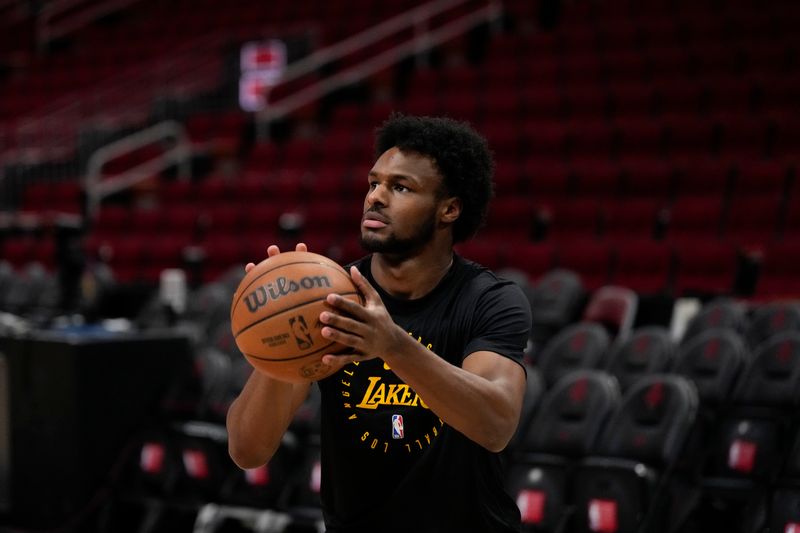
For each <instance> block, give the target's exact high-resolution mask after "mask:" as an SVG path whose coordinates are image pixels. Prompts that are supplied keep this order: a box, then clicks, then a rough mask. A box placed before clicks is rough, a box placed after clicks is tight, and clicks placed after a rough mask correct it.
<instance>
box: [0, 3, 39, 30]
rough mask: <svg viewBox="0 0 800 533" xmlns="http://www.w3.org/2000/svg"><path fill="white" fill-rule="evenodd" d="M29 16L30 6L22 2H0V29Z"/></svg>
mask: <svg viewBox="0 0 800 533" xmlns="http://www.w3.org/2000/svg"><path fill="white" fill-rule="evenodd" d="M29 16H31V6H30V4H29V3H28V2H25V1H24V0H0V27H8V26H12V25H14V24H16V23H18V22H19V21H21V20H24V19H26V18H28V17H29Z"/></svg>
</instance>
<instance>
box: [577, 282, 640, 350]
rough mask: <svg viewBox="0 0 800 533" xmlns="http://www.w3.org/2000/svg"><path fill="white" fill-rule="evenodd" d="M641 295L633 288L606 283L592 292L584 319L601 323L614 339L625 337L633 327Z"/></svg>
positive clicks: (584, 312) (584, 311)
mask: <svg viewBox="0 0 800 533" xmlns="http://www.w3.org/2000/svg"><path fill="white" fill-rule="evenodd" d="M638 305H639V297H638V295H637V294H636V293H635V292H633V291H632V290H631V289H629V288H627V287H620V286H618V285H605V286H603V287H600V288H599V289H597V290H596V291H594V292H593V293H592V295H591V296H590V297H589V302H588V303H587V304H586V308H585V309H584V310H583V320H586V321H588V322H594V323H596V324H601V325H602V326H603V327H604V328H606V330H607V331H608V333H609V335H610V336H611V338H612V339H625V338H626V337H627V336H628V335H629V334H630V332H631V329H632V328H633V322H634V319H635V318H636V311H637V309H638Z"/></svg>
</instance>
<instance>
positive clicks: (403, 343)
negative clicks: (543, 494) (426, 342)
mask: <svg viewBox="0 0 800 533" xmlns="http://www.w3.org/2000/svg"><path fill="white" fill-rule="evenodd" d="M351 275H352V277H353V281H355V283H356V284H357V285H358V287H359V289H361V291H362V293H363V294H364V296H365V299H366V304H365V305H364V306H361V305H359V304H357V303H354V302H348V301H346V300H345V299H343V298H341V297H338V296H337V295H331V296H329V298H328V303H330V304H331V305H333V306H334V307H335V308H336V309H337V310H341V311H342V312H343V314H344V315H350V317H352V318H350V317H348V316H344V315H339V314H338V313H322V316H321V319H322V321H323V322H324V323H325V324H327V325H330V326H332V327H327V328H323V331H322V334H323V335H325V336H326V337H328V338H330V339H331V340H335V341H337V342H340V343H342V344H346V345H348V346H350V347H352V348H353V349H354V350H355V351H357V352H359V353H366V354H371V355H370V356H371V357H374V356H377V357H380V358H381V359H383V360H384V361H385V362H386V363H387V364H388V365H389V366H390V367H391V368H392V370H393V371H394V372H395V373H396V374H397V375H398V377H400V378H401V379H402V380H403V381H405V382H406V383H407V384H408V385H409V386H411V387H412V388H413V389H414V390H415V391H416V392H417V394H419V395H420V396H421V397H422V398H423V399H424V400H425V403H426V404H427V405H428V407H430V408H431V410H432V411H433V412H435V413H436V414H437V415H438V416H439V417H441V419H442V420H443V421H444V422H445V423H447V424H448V425H450V426H452V427H453V428H455V429H456V430H458V431H460V432H461V433H463V434H464V435H465V436H467V437H468V438H470V439H471V440H473V441H474V442H476V443H478V444H480V445H481V446H483V447H484V448H486V449H488V450H490V451H493V452H499V451H501V450H502V449H503V448H505V446H506V445H507V444H508V442H509V440H510V439H511V437H512V436H513V435H514V431H515V430H516V427H517V424H518V422H519V415H520V411H521V409H522V400H523V397H524V394H525V371H524V370H523V369H522V367H521V366H520V365H519V364H517V363H516V362H514V361H512V360H510V359H508V358H506V357H503V356H502V355H499V354H496V353H493V352H488V351H480V352H475V353H473V354H470V355H469V356H468V357H467V358H466V359H464V363H463V366H462V367H457V366H454V365H452V364H450V363H449V362H447V361H445V360H444V359H442V358H441V357H438V356H437V355H436V354H434V353H433V352H431V351H430V350H428V349H427V348H425V347H424V346H422V345H421V344H420V343H418V342H416V340H415V339H413V338H411V337H409V335H408V334H407V333H406V332H405V331H403V329H402V328H400V327H399V326H398V325H397V324H395V323H394V321H392V318H391V316H390V315H389V313H388V311H387V310H386V308H385V307H384V306H383V303H382V302H381V300H380V296H379V295H378V294H377V292H376V291H375V289H374V288H372V286H370V285H369V283H368V282H367V281H366V279H364V277H363V276H362V275H361V273H360V272H358V270H356V269H352V270H351ZM365 358H366V357H364V356H358V355H347V356H338V355H337V356H326V358H325V362H326V363H328V364H334V365H337V366H343V365H345V364H347V363H349V362H351V361H359V360H363V359H365Z"/></svg>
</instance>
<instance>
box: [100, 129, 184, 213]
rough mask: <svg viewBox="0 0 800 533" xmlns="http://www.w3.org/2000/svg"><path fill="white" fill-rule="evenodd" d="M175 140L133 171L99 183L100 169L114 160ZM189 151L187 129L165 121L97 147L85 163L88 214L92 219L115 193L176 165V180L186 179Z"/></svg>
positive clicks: (132, 169) (130, 170)
mask: <svg viewBox="0 0 800 533" xmlns="http://www.w3.org/2000/svg"><path fill="white" fill-rule="evenodd" d="M168 139H174V141H175V144H174V146H172V147H170V148H169V149H167V150H166V151H164V153H162V154H159V156H158V157H155V158H153V159H151V160H149V161H146V162H144V163H142V164H140V165H137V166H135V167H134V168H131V169H128V170H126V171H125V172H123V173H121V174H119V175H117V176H114V177H111V178H107V179H104V180H101V179H100V178H101V176H102V171H103V166H104V165H105V164H106V163H108V162H109V161H111V160H113V159H116V158H117V157H119V156H121V155H123V154H127V153H130V152H132V151H134V150H136V149H138V148H142V147H144V146H148V145H151V144H154V143H156V142H158V141H160V140H168ZM191 156H192V148H191V141H190V140H189V136H188V135H187V133H186V129H185V128H184V127H183V125H182V124H180V123H179V122H175V121H173V120H168V121H165V122H161V123H159V124H156V125H155V126H151V127H149V128H147V129H144V130H142V131H138V132H136V133H134V134H132V135H129V136H127V137H124V138H122V139H120V140H118V141H115V142H113V143H111V144H107V145H106V146H104V147H102V148H99V149H98V150H96V151H95V152H94V153H93V154H92V155H91V156H90V157H89V162H88V163H87V170H86V178H85V188H86V203H87V214H88V216H89V217H93V216H94V215H95V214H96V213H97V209H98V208H99V207H100V203H101V202H102V201H103V199H104V198H106V197H107V196H110V195H112V194H114V193H116V192H119V191H122V190H125V189H127V188H129V187H132V186H134V185H136V184H137V183H140V182H142V181H144V180H145V179H147V178H149V177H152V176H153V175H154V174H155V173H157V172H161V171H163V170H166V169H167V168H169V167H170V166H171V165H172V164H175V163H177V164H178V177H179V178H181V179H187V178H189V177H190V176H191Z"/></svg>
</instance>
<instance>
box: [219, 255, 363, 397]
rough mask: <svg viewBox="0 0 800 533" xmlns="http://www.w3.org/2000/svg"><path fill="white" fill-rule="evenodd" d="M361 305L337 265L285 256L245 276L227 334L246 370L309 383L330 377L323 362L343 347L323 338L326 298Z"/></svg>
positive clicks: (325, 260)
mask: <svg viewBox="0 0 800 533" xmlns="http://www.w3.org/2000/svg"><path fill="white" fill-rule="evenodd" d="M331 293H337V294H341V295H342V296H344V297H345V298H348V299H350V300H353V301H356V302H360V301H361V295H360V294H359V292H358V290H357V289H356V287H355V285H354V284H353V281H352V280H351V279H350V275H349V274H348V273H347V272H346V271H345V270H344V269H343V268H342V267H341V266H339V265H338V264H337V263H336V262H335V261H333V260H331V259H328V258H327V257H325V256H323V255H319V254H314V253H310V252H285V253H281V254H278V255H276V256H274V257H270V258H268V259H265V260H264V261H262V262H260V263H259V264H257V265H256V266H255V267H254V268H253V269H252V270H250V272H248V273H247V274H246V275H245V276H244V278H243V279H242V281H241V282H240V283H239V287H238V288H237V289H236V293H235V294H234V295H233V302H232V303H231V330H232V332H233V337H234V338H235V339H236V345H237V346H238V347H239V350H241V352H242V353H243V354H244V356H245V357H246V358H247V360H248V361H249V362H250V364H252V365H253V367H255V368H256V369H257V370H259V371H261V372H263V373H264V374H266V375H268V376H271V377H274V378H277V379H280V380H283V381H289V382H295V383H299V382H309V381H316V380H319V379H322V378H324V377H327V376H328V375H330V374H331V373H332V372H333V368H332V367H331V366H330V365H326V364H324V363H323V362H322V361H321V359H322V356H323V355H325V354H329V353H337V352H339V351H342V350H344V349H345V347H344V346H342V345H340V344H337V343H335V342H331V341H330V340H329V339H326V338H325V337H323V336H322V333H321V332H322V326H323V325H322V323H321V322H320V320H319V315H320V313H321V312H322V311H323V310H325V309H329V308H330V307H329V306H328V305H327V304H326V303H325V298H326V296H327V295H328V294H331Z"/></svg>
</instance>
